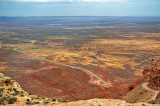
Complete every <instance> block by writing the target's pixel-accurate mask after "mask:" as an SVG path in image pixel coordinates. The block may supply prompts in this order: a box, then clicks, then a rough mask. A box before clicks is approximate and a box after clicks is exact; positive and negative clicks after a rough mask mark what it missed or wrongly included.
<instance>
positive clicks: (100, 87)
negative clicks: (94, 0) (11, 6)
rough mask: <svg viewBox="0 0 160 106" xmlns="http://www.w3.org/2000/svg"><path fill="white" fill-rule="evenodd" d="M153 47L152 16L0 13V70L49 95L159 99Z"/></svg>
mask: <svg viewBox="0 0 160 106" xmlns="http://www.w3.org/2000/svg"><path fill="white" fill-rule="evenodd" d="M91 19H92V20H91ZM42 20H43V21H42ZM137 20H138V21H137ZM159 48H160V18H158V17H156V18H154V19H153V18H152V17H148V18H146V17H125V19H124V17H116V20H115V17H28V18H26V17H0V73H3V74H5V75H7V76H9V77H11V78H12V79H14V80H16V81H17V82H18V83H19V84H20V85H21V87H22V88H23V89H24V90H25V91H26V92H28V93H31V94H33V95H40V96H42V97H46V98H50V99H54V98H59V99H63V100H67V101H76V100H87V99H93V98H103V99H111V98H112V99H122V100H125V101H127V102H132V103H136V102H149V103H153V102H154V103H155V102H156V103H159V102H158V101H160V100H159V99H158V98H159V96H160V94H159V92H158V91H159V90H160V86H159V85H158V84H160V83H159V81H160V79H159V76H156V75H159V66H158V64H159V62H160V49H159ZM155 64H156V65H155ZM150 67H151V68H150ZM155 67H156V68H155ZM146 70H148V71H146ZM148 72H149V74H146V73H148ZM150 73H153V74H152V75H155V77H154V78H153V76H152V77H151V76H150ZM155 78H157V79H155ZM147 82H150V85H149V83H147ZM148 85H149V86H150V88H154V89H155V92H156V93H157V95H156V96H155V95H154V94H155V93H154V91H153V92H152V90H149V88H148V90H146V89H145V88H144V86H148ZM146 88H147V87H146ZM144 92H145V94H144ZM137 95H141V96H139V97H141V98H142V99H139V98H138V97H136V96H137ZM149 95H150V96H149ZM152 96H155V98H153V99H152V100H151V97H152ZM143 97H148V98H143Z"/></svg>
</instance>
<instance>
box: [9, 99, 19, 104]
mask: <svg viewBox="0 0 160 106" xmlns="http://www.w3.org/2000/svg"><path fill="white" fill-rule="evenodd" d="M16 101H17V98H9V99H8V104H14V102H16Z"/></svg>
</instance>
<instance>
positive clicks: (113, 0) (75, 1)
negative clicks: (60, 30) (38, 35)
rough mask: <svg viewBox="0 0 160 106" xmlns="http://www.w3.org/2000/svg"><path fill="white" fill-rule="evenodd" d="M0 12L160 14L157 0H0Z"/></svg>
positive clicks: (67, 14) (1, 14)
mask: <svg viewBox="0 0 160 106" xmlns="http://www.w3.org/2000/svg"><path fill="white" fill-rule="evenodd" d="M0 16H160V0H0Z"/></svg>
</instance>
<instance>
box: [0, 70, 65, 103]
mask: <svg viewBox="0 0 160 106" xmlns="http://www.w3.org/2000/svg"><path fill="white" fill-rule="evenodd" d="M61 102H67V101H66V100H59V99H52V100H50V99H48V98H44V97H41V96H36V95H31V94H30V93H29V94H28V93H27V92H25V91H24V90H23V89H22V88H21V86H20V85H19V84H18V83H17V82H16V81H15V80H12V79H11V78H10V77H8V76H5V75H4V74H2V73H0V105H6V104H16V105H24V104H26V105H31V104H32V105H33V104H41V105H44V104H48V105H52V104H57V103H61Z"/></svg>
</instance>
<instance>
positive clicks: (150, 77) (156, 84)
mask: <svg viewBox="0 0 160 106" xmlns="http://www.w3.org/2000/svg"><path fill="white" fill-rule="evenodd" d="M142 73H143V76H142V77H140V78H139V79H137V80H136V81H135V82H133V83H132V84H131V85H130V86H129V87H128V88H127V89H126V90H125V91H123V94H125V95H123V96H122V99H123V100H126V101H128V102H150V103H156V104H159V103H160V67H159V65H158V63H155V64H154V65H153V66H152V67H151V68H148V69H144V70H143V72H142ZM121 93H122V92H121Z"/></svg>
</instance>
